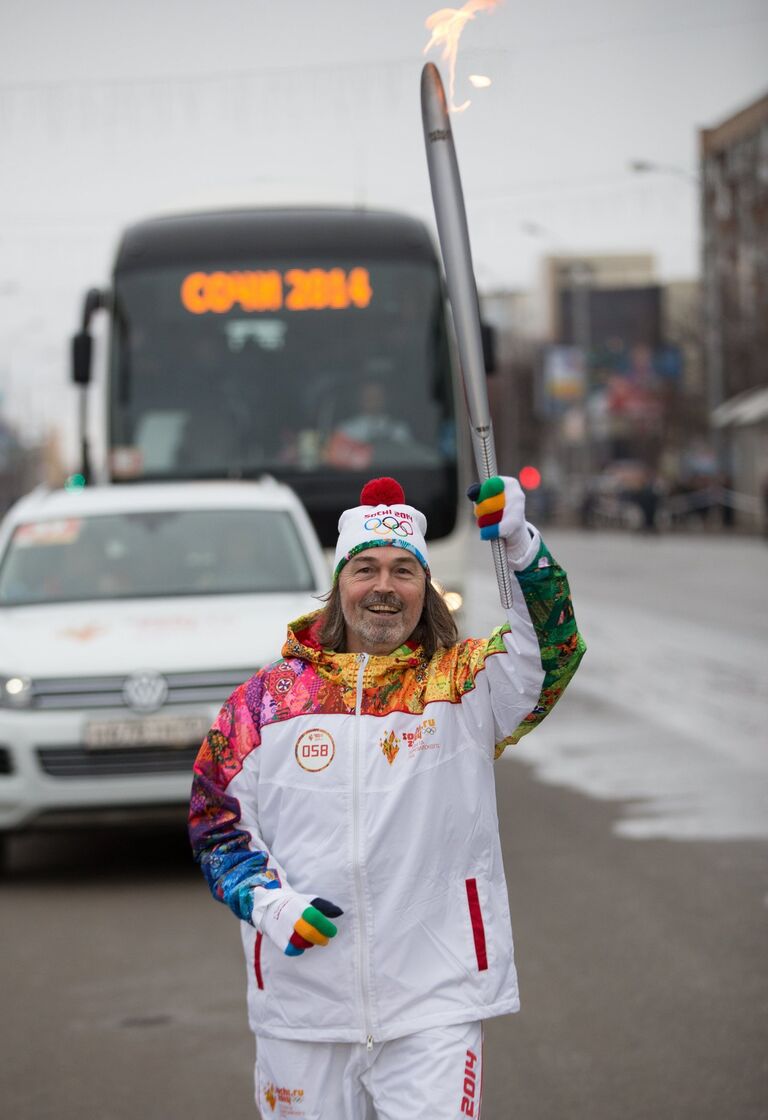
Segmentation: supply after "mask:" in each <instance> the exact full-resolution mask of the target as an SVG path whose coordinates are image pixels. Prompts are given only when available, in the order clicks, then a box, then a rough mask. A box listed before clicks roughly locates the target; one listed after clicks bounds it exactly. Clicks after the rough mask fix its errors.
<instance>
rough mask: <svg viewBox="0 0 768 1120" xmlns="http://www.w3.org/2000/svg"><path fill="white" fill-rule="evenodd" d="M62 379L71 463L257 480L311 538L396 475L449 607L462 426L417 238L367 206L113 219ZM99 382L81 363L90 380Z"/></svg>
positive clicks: (132, 473) (462, 475)
mask: <svg viewBox="0 0 768 1120" xmlns="http://www.w3.org/2000/svg"><path fill="white" fill-rule="evenodd" d="M99 309H103V310H105V311H106V312H107V314H108V316H109V331H108V342H107V347H106V350H107V355H106V368H105V370H104V371H103V373H102V376H101V378H100V380H101V382H102V383H103V384H104V385H105V389H106V401H105V402H103V404H104V415H105V417H106V425H105V428H106V430H105V433H104V434H105V453H104V456H103V460H104V461H103V462H102V463H100V464H98V465H97V466H96V469H92V467H91V464H90V462H89V454H88V448H89V443H88V439H87V428H88V425H87V420H86V403H85V402H86V392H87V389H88V385H89V383H90V382H91V380H92V361H91V357H92V336H91V319H92V317H93V315H94V313H95V312H96V311H98V310H99ZM72 373H73V379H74V381H75V382H76V383H77V384H78V385H80V386H81V387H82V389H83V400H82V409H81V435H82V444H83V458H84V464H83V470H84V473H85V474H86V478H87V477H88V475H89V474H90V475H91V477H94V478H96V479H97V480H99V481H105V482H110V483H130V482H138V481H144V482H146V481H151V480H156V481H169V480H180V481H181V480H193V479H194V480H199V479H215V478H246V479H247V478H258V477H261V476H264V475H270V476H273V477H274V478H276V479H278V480H280V481H282V482H285V483H287V484H288V485H289V486H291V487H292V488H293V490H294V491H295V492H296V493H297V494H298V496H299V497H300V499H301V501H302V502H303V504H304V506H305V508H306V510H307V512H308V513H309V516H310V518H311V520H312V522H313V523H314V526H315V528H316V530H317V533H318V535H319V537H320V540H321V542H322V544H323V546H324V547H326V548H333V546H334V544H335V541H336V537H337V521H338V517H339V513H340V511H341V510H343V509H345V508H348V507H350V506H354V505H356V504H357V502H358V496H359V493H360V489H361V486H362V485H363V484H364V483H365V481H367V479H369V478H371V477H374V476H381V475H392V476H394V477H395V478H397V479H398V480H399V481H400V482H401V483H402V485H403V488H404V490H405V494H406V500H407V501H408V502H410V503H411V504H412V505H414V506H416V507H417V508H419V509H421V510H423V511H424V513H425V514H426V517H427V521H428V526H429V531H428V538H429V541H430V554H431V561H432V566H433V570H434V572H435V575H436V577H437V579H438V580H440V581H441V582H442V583H443V584H444V585H445V587H446V588H447V589H448V590H449V591H451V592H454V593H455V594H452V595H451V596H449V597H447V601H448V602H449V604H454V605H458V603H459V600H458V598H457V597H456V595H457V594H460V583H461V580H462V572H463V566H464V545H465V541H466V533H467V528H468V524H469V519H468V515H467V513H466V512H465V509H464V507H465V506H468V503H467V501H466V498H464V496H463V491H464V487H465V486H466V484H467V481H468V479H467V477H466V475H467V471H466V470H465V469H464V467H463V464H464V463H465V462H466V461H467V457H468V449H469V440H468V438H467V436H466V427H467V426H466V424H465V423H457V401H458V400H460V386H459V382H458V372H457V362H456V359H455V351H454V347H453V345H452V341H451V334H450V328H449V318H448V312H447V301H446V296H445V290H444V285H443V281H442V275H441V270H440V265H439V262H438V258H437V254H436V251H435V247H434V244H433V241H432V238H431V236H430V234H429V232H428V230H427V228H426V227H425V226H424V224H423V223H421V222H420V221H418V220H416V219H414V218H412V217H408V216H405V215H401V214H394V213H386V212H378V211H367V210H362V209H262V208H259V209H243V210H230V211H216V212H198V213H191V214H179V215H173V216H167V217H159V218H154V219H150V220H146V221H142V222H139V223H137V224H135V225H132V226H130V227H129V228H127V229H126V230H125V231H124V233H123V235H122V238H121V241H120V244H119V247H118V250H117V255H116V260H115V265H114V273H113V276H112V282H111V287H110V288H109V289H108V290H103V289H93V290H91V291H90V292H89V293H88V295H87V297H86V300H85V305H84V309H83V321H82V327H81V330H80V331H79V332H78V334H77V335H76V336H75V338H74V345H73V369H72ZM94 380H96V379H94Z"/></svg>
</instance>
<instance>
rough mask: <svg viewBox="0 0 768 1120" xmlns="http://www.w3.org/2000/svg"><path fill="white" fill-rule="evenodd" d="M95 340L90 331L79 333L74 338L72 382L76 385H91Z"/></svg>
mask: <svg viewBox="0 0 768 1120" xmlns="http://www.w3.org/2000/svg"><path fill="white" fill-rule="evenodd" d="M92 350H93V339H92V338H91V336H90V334H89V333H88V331H78V332H77V334H76V335H73V337H72V380H73V381H74V383H75V385H90V383H91V352H92Z"/></svg>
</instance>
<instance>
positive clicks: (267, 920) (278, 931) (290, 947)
mask: <svg viewBox="0 0 768 1120" xmlns="http://www.w3.org/2000/svg"><path fill="white" fill-rule="evenodd" d="M280 894H281V897H280V898H276V899H275V901H274V902H273V903H272V904H271V905H270V906H268V907H267V909H266V911H265V913H264V916H263V918H262V919H261V926H260V928H261V930H262V932H263V933H265V934H266V935H267V937H269V939H270V940H271V941H274V943H275V945H277V947H278V949H279V950H280V952H281V953H285V954H286V956H288V957H300V956H301V954H302V953H303V952H304V950H305V949H311V948H312V946H313V945H327V944H328V942H329V941H330V939H331V938H332V937H335V936H336V933H337V929H336V926H335V925H334V924H333V922H332V921H331V920H330V919H331V918H340V917H341V915H342V914H343V913H344V911H343V910H342V909H341V908H340V907H338V906H335V905H334V904H333V903H332V902H328V900H327V899H325V898H312V899H310V898H307V897H306V896H305V895H303V894H297V893H296V892H295V891H286V890H285V889H283V890H281V892H280Z"/></svg>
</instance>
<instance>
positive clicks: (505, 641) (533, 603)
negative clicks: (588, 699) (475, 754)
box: [455, 543, 586, 758]
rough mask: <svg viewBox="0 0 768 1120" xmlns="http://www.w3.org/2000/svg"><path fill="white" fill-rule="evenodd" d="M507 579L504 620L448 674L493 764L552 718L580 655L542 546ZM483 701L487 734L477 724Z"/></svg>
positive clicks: (464, 649)
mask: <svg viewBox="0 0 768 1120" xmlns="http://www.w3.org/2000/svg"><path fill="white" fill-rule="evenodd" d="M511 574H512V575H513V588H512V591H513V605H512V608H511V609H510V611H509V613H508V621H507V622H506V623H504V625H502V626H499V627H497V628H496V629H495V630H494V631H493V632H492V634H491V635H490V637H489V638H487V639H485V640H477V639H470V640H469V641H467V642H463V643H461V646H460V647H459V656H458V661H457V665H456V668H455V674H456V676H455V679H456V683H457V688H458V692H459V695H460V696H461V698H462V703H463V704H464V706H465V709H466V711H467V715H468V718H470V719H471V720H472V721H473V724H474V727H475V728H476V729H477V731H478V732H479V734H480V735H481V736H482V737H483V741H484V742H486V743H487V744H488V738H487V737H486V736H488V737H492V738H493V741H494V743H495V748H494V757H495V758H499V757H500V755H501V754H502V753H503V751H504V748H505V747H507V746H509V745H510V744H512V743H517V742H518V741H519V740H520V739H521V738H522V736H523V735H527V734H528V732H529V731H532V730H533V728H534V727H536V726H537V725H538V724H539V723H541V721H542V720H543V719H544V717H545V716H546V715H548V714H549V712H551V711H552V708H553V707H554V706H555V704H556V703H557V701H558V700H559V699H560V697H561V696H562V694H563V692H564V690H565V688H566V686H567V684H568V682H569V681H570V680H571V678H572V677H573V675H574V673H575V672H576V669H577V667H578V664H579V662H580V661H581V658H582V656H583V655H584V651H585V648H586V647H585V644H584V641H583V640H582V638H581V636H580V635H579V632H578V630H577V628H576V620H575V618H574V613H573V604H572V603H571V595H570V589H569V586H568V578H567V576H566V574H565V572H564V571H563V569H562V568H561V567H560V566H559V565H558V564H557V562H556V561H555V560H554V558H553V557H552V555H551V553H550V552H549V550H548V549H547V547H546V546H545V545H544V544H543V543H540V545H539V548H538V550H537V552H536V555H535V557H534V559H533V561H532V562H531V563H530V564H529V565H528V567H527V568H524V569H523V570H521V571H515V572H513V573H511ZM484 695H485V696H486V697H487V700H488V701H489V702H490V708H491V711H492V713H493V728H492V729H491V728H489V727H488V725H487V722H486V721H485V719H484V718H483V712H484V711H485V704H484V702H483V700H482V697H483V696H484ZM488 745H490V744H488Z"/></svg>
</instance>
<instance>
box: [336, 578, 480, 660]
mask: <svg viewBox="0 0 768 1120" xmlns="http://www.w3.org/2000/svg"><path fill="white" fill-rule="evenodd" d="M323 598H324V599H325V608H324V610H323V614H322V619H321V624H320V630H319V632H318V638H319V639H320V644H321V645H322V647H323V649H332V650H335V651H336V652H337V653H340V652H342V651H343V650H344V646H345V644H346V636H347V631H346V624H345V622H344V612H343V611H342V609H341V592H340V591H339V581H338V580H336V582H335V583H334V585H333V587H332V588H331V590H330V591H329V592H328V594H327V595H325V596H324V597H323ZM458 640H459V632H458V630H457V628H456V623H455V622H454V620H453V615H452V614H451V612H450V611H449V610H448V608H447V607H446V605H445V600H444V599H443V597H442V595H439V594H438V593H437V591H435V589H434V587H433V586H432V584H431V583H430V581H429V580H427V582H426V587H425V590H424V606H423V608H422V611H421V618H420V619H419V621H418V623H417V624H416V628H415V630H414V631H413V633H412V634H411V636H410V639H409V641H415V642H418V644H419V645H420V646H422V648H423V650H424V653H425V654H426V657H427V659H429V658H431V657H433V656H434V654H435V653H437V651H438V650H439V649H450V647H451V646H453V645H455V644H456V642H457V641H458Z"/></svg>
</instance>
